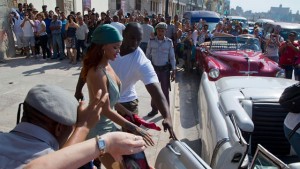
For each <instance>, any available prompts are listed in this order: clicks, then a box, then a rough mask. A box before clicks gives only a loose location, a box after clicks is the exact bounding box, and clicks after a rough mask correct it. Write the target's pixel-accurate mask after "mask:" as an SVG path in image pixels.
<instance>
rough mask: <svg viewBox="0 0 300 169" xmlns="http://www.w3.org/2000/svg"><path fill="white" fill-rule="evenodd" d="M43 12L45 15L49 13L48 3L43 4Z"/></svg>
mask: <svg viewBox="0 0 300 169" xmlns="http://www.w3.org/2000/svg"><path fill="white" fill-rule="evenodd" d="M42 12H43V13H44V15H45V13H48V11H47V5H43V6H42Z"/></svg>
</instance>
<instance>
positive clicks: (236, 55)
mask: <svg viewBox="0 0 300 169" xmlns="http://www.w3.org/2000/svg"><path fill="white" fill-rule="evenodd" d="M211 54H212V55H214V57H211V61H213V62H214V64H216V65H217V66H218V67H219V68H220V70H222V69H235V70H236V71H237V72H240V73H242V72H243V71H248V67H249V66H250V71H254V72H257V73H259V72H261V71H268V70H269V71H274V69H277V67H278V65H277V63H275V62H274V61H272V60H270V59H268V58H267V57H265V56H264V55H263V54H262V53H261V52H255V51H252V50H238V51H214V52H211ZM248 60H249V61H250V62H249V63H248ZM264 69H268V70H264ZM254 75H255V73H254Z"/></svg>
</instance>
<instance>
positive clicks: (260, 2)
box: [230, 0, 300, 14]
mask: <svg viewBox="0 0 300 169" xmlns="http://www.w3.org/2000/svg"><path fill="white" fill-rule="evenodd" d="M280 4H282V7H290V9H291V10H292V13H293V14H294V13H296V12H297V10H299V11H300V0H230V8H235V7H236V6H240V7H242V8H243V9H244V11H247V10H252V12H267V11H269V10H270V8H271V6H273V7H279V5H280Z"/></svg>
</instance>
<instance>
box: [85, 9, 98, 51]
mask: <svg viewBox="0 0 300 169" xmlns="http://www.w3.org/2000/svg"><path fill="white" fill-rule="evenodd" d="M97 26H98V25H97V17H96V14H95V13H92V14H91V18H90V22H89V25H88V28H89V33H88V37H87V44H88V45H89V44H90V43H91V39H92V34H93V32H94V30H95V29H96V28H97Z"/></svg>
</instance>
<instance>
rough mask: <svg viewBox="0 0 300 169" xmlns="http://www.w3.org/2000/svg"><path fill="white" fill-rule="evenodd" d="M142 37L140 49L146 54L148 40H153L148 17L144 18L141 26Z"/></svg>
mask: <svg viewBox="0 0 300 169" xmlns="http://www.w3.org/2000/svg"><path fill="white" fill-rule="evenodd" d="M142 28H143V37H142V40H141V44H140V48H141V49H142V50H143V52H144V53H146V50H147V45H148V42H149V40H150V39H152V38H154V28H153V26H152V25H150V19H149V18H148V17H145V18H144V23H143V24H142Z"/></svg>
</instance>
